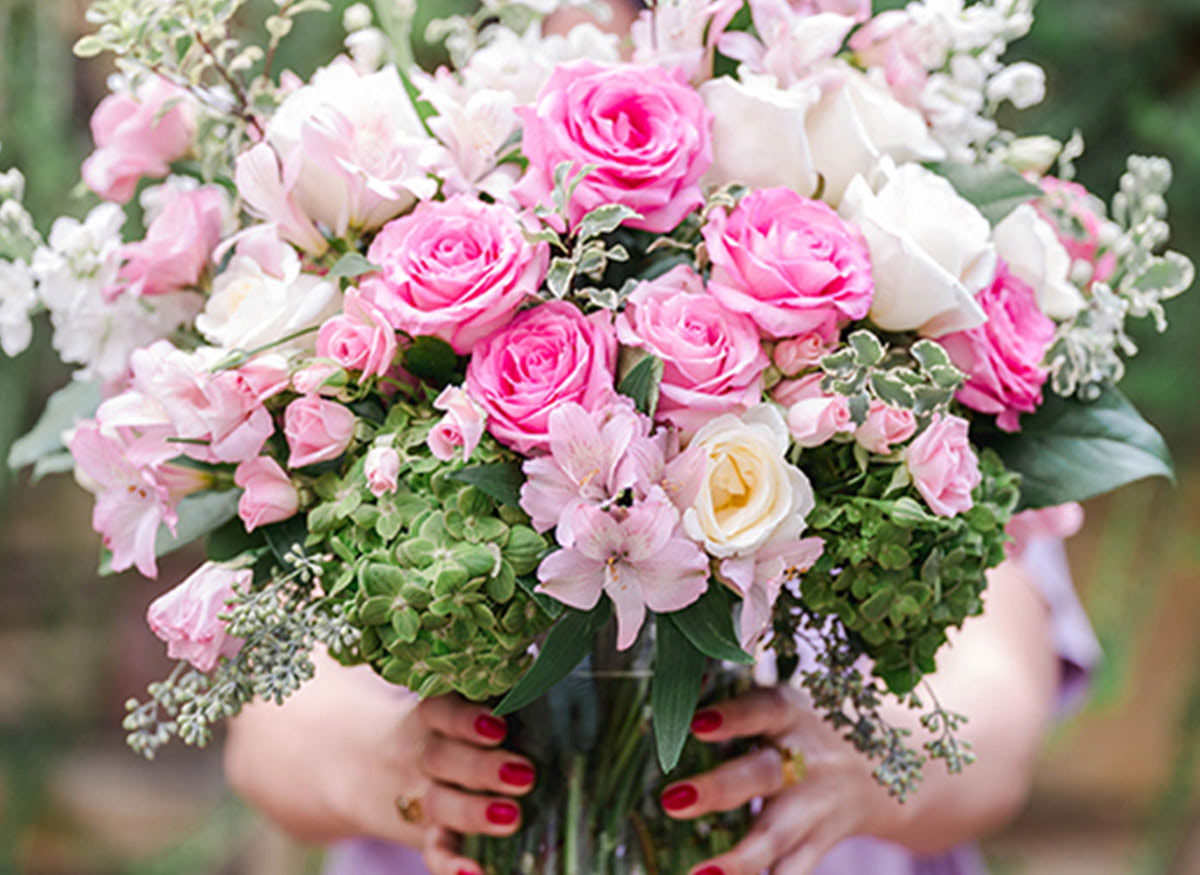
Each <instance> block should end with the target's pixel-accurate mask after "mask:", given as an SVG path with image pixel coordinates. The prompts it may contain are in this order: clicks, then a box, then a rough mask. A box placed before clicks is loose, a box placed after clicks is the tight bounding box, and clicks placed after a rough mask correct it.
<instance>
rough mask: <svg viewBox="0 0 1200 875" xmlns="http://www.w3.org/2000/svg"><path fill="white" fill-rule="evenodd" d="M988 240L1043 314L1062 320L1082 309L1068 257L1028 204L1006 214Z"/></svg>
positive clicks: (1051, 231) (1080, 297)
mask: <svg viewBox="0 0 1200 875" xmlns="http://www.w3.org/2000/svg"><path fill="white" fill-rule="evenodd" d="M992 239H993V240H994V241H995V243H996V251H997V252H998V253H999V255H1000V258H1001V259H1002V260H1003V261H1004V262H1005V263H1006V264H1008V269H1009V270H1010V271H1012V273H1013V276H1015V277H1017V279H1020V280H1023V281H1024V282H1026V283H1028V284H1029V285H1030V287H1031V288H1032V289H1033V294H1034V297H1036V298H1037V303H1038V307H1039V308H1040V309H1041V311H1042V312H1043V313H1045V314H1046V315H1047V316H1049V317H1050V318H1051V319H1059V320H1065V319H1070V318H1072V317H1073V316H1075V314H1077V313H1078V312H1079V311H1080V310H1081V309H1083V304H1084V301H1083V294H1082V293H1081V292H1080V291H1079V289H1078V288H1077V287H1076V286H1075V284H1074V283H1072V282H1071V280H1070V276H1071V256H1070V255H1069V254H1068V253H1067V250H1066V248H1065V247H1064V246H1063V245H1062V243H1061V242H1060V241H1059V239H1058V234H1057V232H1056V231H1055V229H1054V228H1053V227H1052V226H1051V225H1050V224H1049V223H1048V222H1047V221H1046V220H1045V219H1043V218H1042V217H1041V216H1039V215H1038V212H1037V210H1036V209H1034V207H1033V205H1032V204H1022V205H1021V206H1019V207H1017V208H1016V209H1015V210H1013V211H1012V212H1011V213H1009V214H1008V216H1007V217H1005V219H1004V220H1003V221H1002V222H1000V224H999V225H997V226H996V228H995V230H994V231H992Z"/></svg>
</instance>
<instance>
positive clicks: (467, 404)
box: [428, 386, 484, 462]
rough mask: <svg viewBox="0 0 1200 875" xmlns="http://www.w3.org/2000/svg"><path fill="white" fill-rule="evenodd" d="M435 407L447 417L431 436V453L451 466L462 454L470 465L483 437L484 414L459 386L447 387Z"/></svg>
mask: <svg viewBox="0 0 1200 875" xmlns="http://www.w3.org/2000/svg"><path fill="white" fill-rule="evenodd" d="M433 406H434V407H436V408H437V409H438V410H444V411H445V412H446V415H445V416H444V417H443V418H442V421H441V422H439V423H438V424H437V425H436V426H435V427H434V429H433V431H431V432H430V433H429V439H428V440H429V449H430V451H431V452H432V453H433V454H434V456H436V457H437V458H439V459H441V460H442V461H443V462H449V461H450V460H451V459H453V458H454V456H455V454H456V453H457V452H459V451H460V450H461V452H462V459H463V461H464V462H465V461H467V459H469V458H471V453H473V452H475V448H476V447H477V446H479V441H480V439H481V438H482V437H483V424H484V414H483V411H482V410H481V409H480V407H479V405H478V404H476V403H475V402H474V401H472V400H471V397H470V396H469V395H468V394H467V393H466V392H464V391H463V390H462V389H460V388H458V387H457V386H447V387H446V388H445V390H443V392H442V394H441V395H439V396H438V399H437V400H436V401H434V402H433Z"/></svg>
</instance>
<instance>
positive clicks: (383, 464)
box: [363, 447, 400, 498]
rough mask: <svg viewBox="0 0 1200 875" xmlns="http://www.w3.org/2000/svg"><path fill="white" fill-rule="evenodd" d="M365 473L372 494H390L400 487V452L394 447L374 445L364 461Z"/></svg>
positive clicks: (379, 495) (379, 496) (377, 495)
mask: <svg viewBox="0 0 1200 875" xmlns="http://www.w3.org/2000/svg"><path fill="white" fill-rule="evenodd" d="M363 473H364V474H366V475H367V487H368V488H369V489H370V490H371V494H372V495H374V496H375V497H376V498H383V496H385V495H390V494H391V493H393V492H395V491H396V490H397V489H399V488H400V482H399V477H400V454H399V453H397V452H396V450H395V448H394V447H372V448H371V452H369V453H367V458H366V461H365V462H363Z"/></svg>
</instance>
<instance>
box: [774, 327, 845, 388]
mask: <svg viewBox="0 0 1200 875" xmlns="http://www.w3.org/2000/svg"><path fill="white" fill-rule="evenodd" d="M832 351H833V349H832V347H831V346H830V345H829V344H827V343H826V342H825V338H824V337H822V336H821V335H820V334H818V333H817V332H815V331H813V332H809V333H808V334H805V335H803V336H801V337H790V338H788V339H787V340H781V341H779V343H777V344H775V349H774V350H773V351H772V353H771V361H772V362H773V363H774V364H775V367H777V368H779V372H780V373H781V374H783V375H784V376H785V377H794V376H796V375H797V374H800V373H802V372H804V371H807V370H808V369H809V368H815V367H817V366H818V365H819V364H821V359H823V358H825V356H826V355H828V354H829V353H830V352H832Z"/></svg>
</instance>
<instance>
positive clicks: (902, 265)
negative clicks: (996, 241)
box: [841, 161, 996, 337]
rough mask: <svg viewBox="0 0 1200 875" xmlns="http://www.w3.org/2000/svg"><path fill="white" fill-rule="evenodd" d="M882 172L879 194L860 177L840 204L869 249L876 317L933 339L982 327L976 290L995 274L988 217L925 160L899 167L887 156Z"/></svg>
mask: <svg viewBox="0 0 1200 875" xmlns="http://www.w3.org/2000/svg"><path fill="white" fill-rule="evenodd" d="M880 175H881V176H883V177H884V180H885V181H884V182H883V184H882V186H881V187H880V189H879V191H878V193H876V192H873V191H872V190H871V187H870V185H868V184H867V181H866V180H865V179H863V178H862V177H861V176H860V177H857V178H855V180H854V181H853V182H852V183H851V185H850V187H849V189H847V191H846V197H845V199H844V200H843V201H842V207H841V215H842V218H844V219H846V220H848V221H850V222H853V223H854V224H855V225H857V226H858V227H859V228H860V229H861V230H862V232H863V236H864V237H865V238H866V240H867V245H868V247H869V248H870V250H871V267H872V274H873V276H874V278H875V300H874V303H873V304H872V305H871V313H870V318H871V321H873V322H874V323H875V324H876V325H878V326H879V327H880V328H883V329H884V330H885V331H918V332H920V333H921V334H923V335H925V336H927V337H938V336H940V335H943V334H949V333H950V332H953V331H964V330H966V329H968V328H974V327H976V326H979V325H982V324H983V322H984V321H985V320H986V316H985V315H984V312H983V310H982V309H981V308H980V306H979V304H977V303H976V301H975V294H976V293H977V292H978V291H980V290H981V289H982V288H984V287H985V286H986V285H987V284H988V283H990V282H991V281H992V279H993V277H994V276H995V273H996V250H995V247H994V246H993V245H992V242H991V228H990V227H988V223H987V219H985V218H984V217H983V216H982V214H980V212H979V210H977V209H975V207H973V206H972V205H971V204H969V203H968V202H967V201H966V200H964V199H963V198H962V197H960V196H959V194H958V192H956V191H955V190H954V187H953V186H952V185H951V184H950V183H949V182H948V181H947V180H945V179H943V178H942V177H940V176H938V175H937V174H935V173H933V172H932V171H930V170H926V169H925V168H924V167H922V166H920V165H919V164H905V165H903V166H902V167H899V168H895V167H894V166H892V165H891V163H890V162H886V161H885V162H884V164H883V165H882V166H881V167H880Z"/></svg>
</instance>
